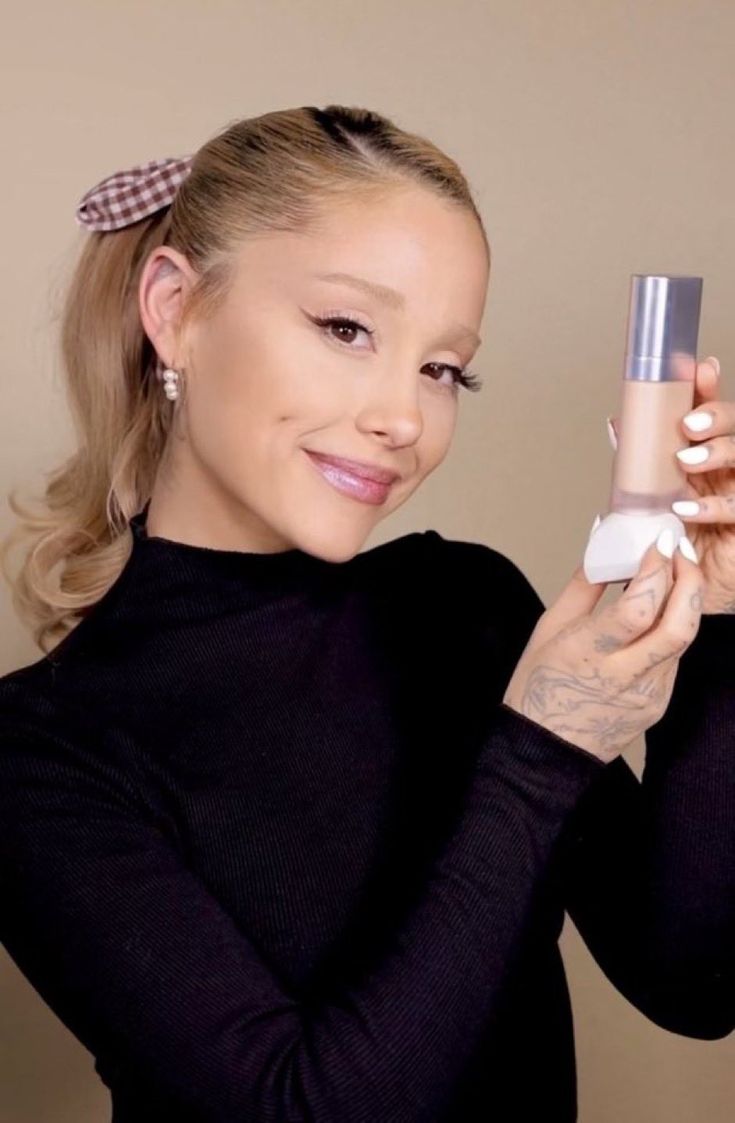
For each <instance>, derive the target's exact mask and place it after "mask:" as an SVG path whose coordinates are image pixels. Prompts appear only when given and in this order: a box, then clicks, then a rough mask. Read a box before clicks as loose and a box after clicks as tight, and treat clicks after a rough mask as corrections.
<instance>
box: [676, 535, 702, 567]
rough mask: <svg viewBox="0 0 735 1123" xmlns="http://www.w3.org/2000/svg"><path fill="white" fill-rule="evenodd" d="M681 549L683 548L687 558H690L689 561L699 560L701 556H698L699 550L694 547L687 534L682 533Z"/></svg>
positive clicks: (682, 550)
mask: <svg viewBox="0 0 735 1123" xmlns="http://www.w3.org/2000/svg"><path fill="white" fill-rule="evenodd" d="M679 549H680V550H681V552H682V554H683V555H684V557H685V558H689V561H693V562H698V561H699V558H698V557H697V551H696V550H695V549H694V546H693V544H692V543H691V542H690V541H689V539H688V538H687V536H686V534H682V536H681V538H680V539H679Z"/></svg>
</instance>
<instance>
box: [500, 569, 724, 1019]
mask: <svg viewBox="0 0 735 1123" xmlns="http://www.w3.org/2000/svg"><path fill="white" fill-rule="evenodd" d="M516 586H517V587H516V596H515V601H514V605H515V610H516V613H517V618H518V621H519V624H520V626H521V631H522V632H523V633H525V634H530V631H531V630H532V628H533V626H534V625H535V623H536V621H537V619H538V618H539V616H540V615H541V613H542V612H543V611H544V604H543V601H542V600H541V598H540V597H539V596H538V594H537V593H536V591H535V590H534V588H533V587H532V585H531V584H530V582H529V581H528V580H527V579H526V578H525V577H524V576H523V575H522V574H519V577H518V581H517V582H516ZM733 656H735V616H729V615H722V614H720V615H710V616H703V617H702V618H701V622H700V628H699V631H698V632H697V635H696V636H695V637H694V640H693V641H692V643H691V644H690V646H689V648H687V650H686V651H685V652H684V655H683V656H682V658H681V660H680V663H679V668H678V671H677V677H676V680H675V683H674V687H673V691H672V695H671V698H670V701H669V705H668V707H667V709H666V712H665V714H664V715H663V717H662V718H661V719H660V720H659V721H658V722H657V723H656V724H655V725H653V726H651V727H650V728H649V729H648V730H647V731H646V732H645V734H644V737H645V745H646V761H645V767H644V771H643V775H642V780H641V781H639V780H638V778H637V776H636V775H635V773H634V772H633V770H632V769H631V768H630V766H629V765H628V763H627V761H626V760H625V757H624V755H622V756H620V757H618V758H617V759H616V760H614V761H613V762H612V763H611V764H609V765H607V767H606V769H605V775H604V777H603V779H602V781H601V783H600V784H597V785H595V787H594V789H592V790H591V791H590V792H589V793H587V794H586V795H585V796H584V797H583V798H582V799H581V800H580V801H579V803H578V805H577V807H576V808H575V810H574V812H573V813H572V815H571V816H570V820H569V823H568V836H567V838H568V845H567V846H566V847H565V849H564V855H563V861H562V860H561V854H560V855H559V857H560V861H559V862H558V863H557V864H556V866H555V876H557V877H558V879H559V882H560V892H561V894H562V897H563V901H564V905H565V907H566V909H567V911H568V912H569V915H570V916H571V918H572V920H573V921H574V923H575V925H576V927H577V929H578V931H579V933H580V935H581V936H582V938H583V940H584V942H585V944H586V945H587V947H588V949H589V950H590V952H591V954H592V955H593V956H594V958H595V959H596V961H597V963H598V964H599V966H600V967H601V969H602V970H603V971H604V973H605V975H606V976H607V977H608V979H609V980H610V981H611V982H612V983H613V985H614V986H615V987H616V988H617V989H618V990H619V991H620V992H621V993H622V994H623V995H625V997H626V998H627V999H628V1000H629V1001H630V1002H631V1003H632V1004H633V1005H634V1006H635V1007H636V1008H637V1009H639V1010H640V1011H641V1012H642V1013H644V1014H645V1015H646V1016H647V1017H648V1018H649V1019H650V1020H651V1021H653V1022H655V1023H656V1024H657V1025H660V1026H662V1027H663V1028H665V1029H668V1030H670V1031H672V1032H675V1033H680V1034H683V1035H686V1036H689V1037H695V1038H701V1039H715V1038H721V1037H724V1036H726V1035H727V1034H729V1033H731V1032H732V1030H733V1029H734V1028H735V674H734V673H733V666H734V664H733Z"/></svg>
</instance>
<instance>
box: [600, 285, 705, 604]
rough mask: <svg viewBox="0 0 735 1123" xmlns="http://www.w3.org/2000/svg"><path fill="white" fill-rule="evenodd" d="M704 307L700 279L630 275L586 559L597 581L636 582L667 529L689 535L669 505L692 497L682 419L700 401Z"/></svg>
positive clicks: (677, 533) (678, 534)
mask: <svg viewBox="0 0 735 1123" xmlns="http://www.w3.org/2000/svg"><path fill="white" fill-rule="evenodd" d="M701 301H702V278H701V277H683V276H676V275H674V276H669V275H665V274H648V273H635V274H633V276H632V277H631V286H630V303H629V309H628V324H627V342H626V350H625V361H624V364H623V379H622V392H621V398H620V406H619V409H618V411H617V414H616V428H617V437H618V446H617V449H616V451H615V455H614V458H613V467H612V482H611V488H610V497H609V501H608V509H607V514H606V515H604V516H603V517H602V519H601V521H600V522H599V523H598V524H596V525H595V526H594V527H593V530H592V532H591V534H590V537H589V541H588V543H587V547H586V550H585V555H584V572H585V576H586V577H587V580H588V581H591V582H593V583H595V582H614V581H627V580H629V579H630V578H631V577H633V576H634V575H635V574H636V573H637V571H638V568H639V566H640V562H641V559H642V557H643V554H644V553H645V552H646V550H647V549H648V547H649V546H650V545H651V543H652V542H654V541H655V540H656V538H658V535H659V534H660V533H661V531H662V530H664V529H665V528H666V527H671V529H672V530H673V532H674V540H675V541H678V540H679V538H680V537H681V536H682V535H683V534H686V527H685V526H684V524H683V523H682V521H681V519H679V518H678V517H677V516H676V515H675V514H674V512H673V511H672V510H671V504H672V503H673V502H674V501H675V500H677V499H685V498H687V493H688V486H687V476H686V473H685V471H684V469H683V468H682V467H681V466H680V464H679V461H678V459H677V457H676V452H677V450H678V449H680V448H683V447H685V445H686V443H687V438H686V434H685V433H684V431H683V429H682V427H681V421H682V418H683V417H684V414H686V413H688V412H689V411H690V410H691V409H692V406H693V403H694V377H695V373H696V365H697V359H696V355H697V336H698V333H699V314H700V308H701Z"/></svg>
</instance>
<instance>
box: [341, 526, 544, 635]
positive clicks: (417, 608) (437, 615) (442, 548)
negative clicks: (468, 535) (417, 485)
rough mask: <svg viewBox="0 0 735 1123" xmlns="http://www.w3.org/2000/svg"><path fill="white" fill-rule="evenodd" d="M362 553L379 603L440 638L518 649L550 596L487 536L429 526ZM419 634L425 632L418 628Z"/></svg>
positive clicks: (374, 594)
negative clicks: (457, 534)
mask: <svg viewBox="0 0 735 1123" xmlns="http://www.w3.org/2000/svg"><path fill="white" fill-rule="evenodd" d="M360 557H361V558H362V559H363V561H364V564H365V567H366V569H367V571H368V573H369V579H368V580H367V581H366V585H369V586H370V588H371V590H372V594H373V600H374V602H376V601H377V602H378V603H380V604H386V605H387V606H388V607H389V608H390V609H391V610H395V612H396V619H399V618H400V619H403V620H404V621H405V620H406V618H407V617H411V618H412V621H413V623H415V624H417V625H418V626H419V630H420V629H424V630H425V631H426V632H427V634H431V635H432V636H433V637H437V636H441V637H442V638H443V640H445V641H448V640H450V639H451V640H452V641H453V642H456V643H459V644H466V645H467V649H468V650H469V649H470V646H471V644H472V643H474V642H475V641H476V640H477V641H479V643H480V645H481V646H482V647H484V648H486V649H487V648H488V647H491V648H493V649H498V650H504V651H505V652H506V653H507V654H510V655H511V656H512V655H515V653H516V652H520V651H521V650H522V649H523V647H525V644H526V642H527V641H528V637H529V636H530V634H531V632H532V631H533V629H534V627H535V625H536V622H537V620H538V619H539V617H540V616H541V615H542V613H543V612H544V610H545V605H544V602H543V601H542V599H541V597H540V596H539V594H538V593H537V591H536V589H535V588H534V586H533V584H532V582H531V581H530V580H529V578H528V577H527V576H526V575H525V573H524V572H523V570H522V569H521V568H520V566H519V565H517V563H516V562H515V561H513V559H512V558H510V557H509V556H508V555H507V554H504V553H503V552H502V551H501V550H498V549H496V548H494V547H493V546H489V545H487V544H486V543H484V542H474V541H467V540H463V539H456V538H447V537H445V536H444V535H443V534H441V533H440V532H439V531H438V530H435V529H428V530H424V531H414V532H413V533H410V534H405V535H402V536H401V537H399V538H394V539H392V540H390V541H388V542H384V543H382V544H381V545H380V546H376V547H373V548H372V550H368V551H365V552H364V553H363V554H362V555H360ZM416 634H418V633H416Z"/></svg>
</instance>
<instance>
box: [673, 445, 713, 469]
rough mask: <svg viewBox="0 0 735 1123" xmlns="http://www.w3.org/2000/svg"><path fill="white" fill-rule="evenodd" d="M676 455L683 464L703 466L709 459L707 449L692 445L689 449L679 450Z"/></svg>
mask: <svg viewBox="0 0 735 1123" xmlns="http://www.w3.org/2000/svg"><path fill="white" fill-rule="evenodd" d="M676 455H677V456H678V457H679V459H680V460H683V461H684V463H685V464H704V462H705V460H707V459H708V458H709V449H708V448H705V446H704V445H692V447H691V448H680V449H679V451H678V452H677V454H676Z"/></svg>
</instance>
